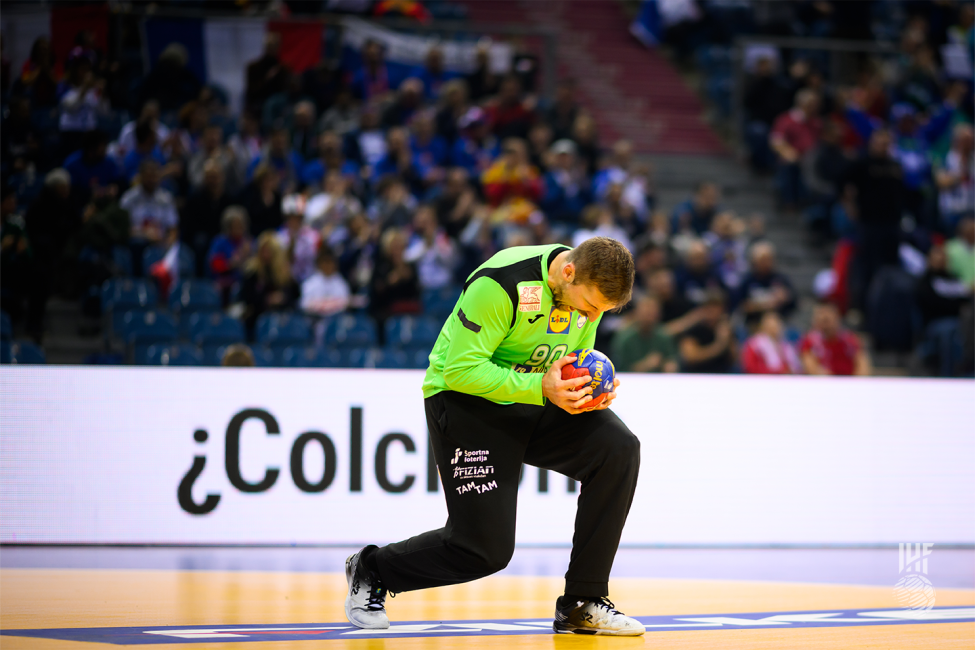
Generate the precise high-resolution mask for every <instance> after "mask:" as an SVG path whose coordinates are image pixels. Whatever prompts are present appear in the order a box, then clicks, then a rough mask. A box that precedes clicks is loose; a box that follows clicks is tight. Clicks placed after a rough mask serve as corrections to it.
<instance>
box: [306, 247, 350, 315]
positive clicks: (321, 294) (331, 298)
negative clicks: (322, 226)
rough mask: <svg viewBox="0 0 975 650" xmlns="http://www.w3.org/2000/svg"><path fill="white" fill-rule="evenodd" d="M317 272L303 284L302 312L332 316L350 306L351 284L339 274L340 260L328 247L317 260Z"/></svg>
mask: <svg viewBox="0 0 975 650" xmlns="http://www.w3.org/2000/svg"><path fill="white" fill-rule="evenodd" d="M315 266H316V268H317V271H315V273H314V274H313V275H312V276H311V277H309V278H308V279H307V280H305V281H304V282H302V283H301V310H302V311H303V312H305V313H306V314H311V315H314V316H331V315H333V314H337V313H339V312H342V311H345V309H346V308H347V307H348V306H349V284H348V282H346V281H345V278H343V277H342V274H340V273H339V272H338V260H337V259H336V258H335V253H333V252H332V251H331V250H330V249H329V248H328V247H327V246H322V247H321V248H320V249H319V251H318V255H317V257H316V258H315Z"/></svg>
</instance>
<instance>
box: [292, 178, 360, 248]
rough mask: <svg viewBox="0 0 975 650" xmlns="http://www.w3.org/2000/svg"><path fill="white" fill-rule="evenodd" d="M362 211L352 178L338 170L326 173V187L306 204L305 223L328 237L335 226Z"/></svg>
mask: <svg viewBox="0 0 975 650" xmlns="http://www.w3.org/2000/svg"><path fill="white" fill-rule="evenodd" d="M361 211H362V204H361V203H360V202H359V199H357V198H356V197H355V196H353V195H352V180H351V179H350V178H349V177H348V176H345V175H343V174H340V173H339V172H337V171H330V172H328V173H327V174H326V175H325V187H324V189H323V190H322V191H321V192H319V193H318V194H315V195H314V196H312V197H311V198H310V199H309V200H308V203H307V204H306V206H305V223H307V224H308V225H310V226H311V227H312V228H315V229H317V230H321V231H322V233H323V236H324V237H326V238H328V237H330V236H331V233H332V232H333V231H334V230H335V228H336V227H337V226H339V225H341V224H343V223H345V221H346V220H347V219H348V218H349V217H350V216H352V215H353V214H358V213H359V212H361Z"/></svg>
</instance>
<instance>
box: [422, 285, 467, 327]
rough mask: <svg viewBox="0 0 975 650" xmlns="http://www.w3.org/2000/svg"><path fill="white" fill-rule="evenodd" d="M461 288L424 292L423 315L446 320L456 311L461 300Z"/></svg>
mask: <svg viewBox="0 0 975 650" xmlns="http://www.w3.org/2000/svg"><path fill="white" fill-rule="evenodd" d="M460 292H461V287H456V286H448V287H444V288H442V289H427V290H425V291H424V292H423V295H422V300H423V313H424V314H426V315H428V316H435V317H439V318H440V319H441V320H443V319H445V318H446V317H447V316H448V315H449V314H450V312H452V311H453V310H454V305H456V304H457V300H458V299H459V298H460Z"/></svg>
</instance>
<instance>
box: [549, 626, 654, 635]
mask: <svg viewBox="0 0 975 650" xmlns="http://www.w3.org/2000/svg"><path fill="white" fill-rule="evenodd" d="M552 629H553V630H555V633H556V634H585V635H587V636H642V635H643V634H644V633H645V632H646V630H640V631H639V632H637V631H634V630H602V629H599V628H595V627H575V626H560V625H559V624H558V623H552Z"/></svg>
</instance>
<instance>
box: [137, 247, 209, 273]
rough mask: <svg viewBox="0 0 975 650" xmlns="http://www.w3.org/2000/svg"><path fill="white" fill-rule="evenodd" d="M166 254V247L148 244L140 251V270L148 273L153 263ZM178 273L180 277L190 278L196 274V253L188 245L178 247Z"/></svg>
mask: <svg viewBox="0 0 975 650" xmlns="http://www.w3.org/2000/svg"><path fill="white" fill-rule="evenodd" d="M165 256H166V249H165V248H162V247H161V246H149V247H148V248H146V249H145V250H144V251H142V272H143V274H145V275H148V274H149V269H150V268H151V267H152V265H153V264H155V263H156V262H158V261H159V260H161V259H162V258H164V257H165ZM178 267H179V275H180V277H182V278H192V277H194V276H195V275H196V255H195V254H194V253H193V249H191V248H190V247H189V246H180V247H179V263H178Z"/></svg>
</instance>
